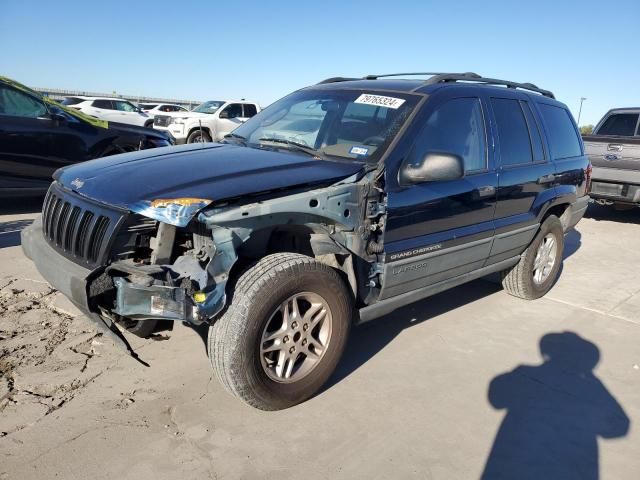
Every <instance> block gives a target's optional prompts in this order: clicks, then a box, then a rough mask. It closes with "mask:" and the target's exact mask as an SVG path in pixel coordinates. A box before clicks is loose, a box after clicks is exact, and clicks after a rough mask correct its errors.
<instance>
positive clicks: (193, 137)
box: [187, 129, 211, 143]
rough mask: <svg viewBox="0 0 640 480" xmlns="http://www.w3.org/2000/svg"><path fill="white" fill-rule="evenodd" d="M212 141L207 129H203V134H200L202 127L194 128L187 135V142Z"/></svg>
mask: <svg viewBox="0 0 640 480" xmlns="http://www.w3.org/2000/svg"><path fill="white" fill-rule="evenodd" d="M210 141H211V137H210V136H209V134H208V133H207V132H206V131H205V130H202V135H200V129H197V130H194V131H193V132H191V133H190V134H189V136H188V137H187V143H206V142H210Z"/></svg>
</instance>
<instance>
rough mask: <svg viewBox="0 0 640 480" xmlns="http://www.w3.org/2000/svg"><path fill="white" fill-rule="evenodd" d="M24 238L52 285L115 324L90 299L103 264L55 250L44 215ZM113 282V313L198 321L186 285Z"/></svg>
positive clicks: (82, 307) (89, 311)
mask: <svg viewBox="0 0 640 480" xmlns="http://www.w3.org/2000/svg"><path fill="white" fill-rule="evenodd" d="M21 238H22V250H23V251H24V254H25V255H26V256H27V257H28V258H30V259H31V260H33V262H34V263H35V264H36V267H37V268H38V271H39V272H40V274H41V275H42V276H43V277H44V278H45V280H47V282H49V284H51V286H52V287H54V288H55V289H56V290H58V291H60V292H61V293H63V294H64V295H65V296H67V297H68V298H69V300H71V302H72V303H73V304H74V305H75V306H76V307H78V309H79V310H80V311H82V312H83V313H84V314H85V315H86V316H87V317H89V318H90V319H92V320H94V321H96V322H98V323H100V324H102V325H104V326H106V327H107V328H108V329H110V330H111V329H113V328H114V327H113V325H112V324H111V322H110V321H109V320H108V319H105V318H103V317H101V316H100V315H98V313H97V312H96V311H94V310H93V309H92V306H91V305H90V301H89V298H90V297H89V291H90V285H91V283H92V281H93V280H95V279H96V278H98V277H99V276H100V275H101V274H102V273H103V271H104V268H103V267H99V268H97V269H94V270H92V269H89V268H85V267H83V266H82V265H79V264H77V263H75V262H73V261H71V260H69V259H68V258H66V257H64V256H63V255H61V254H60V253H59V252H58V251H56V249H55V248H53V247H52V246H51V245H50V244H49V243H48V242H47V241H46V240H45V238H44V235H43V232H42V219H41V217H38V218H37V219H36V220H35V221H34V222H33V224H31V225H30V226H29V227H27V228H26V229H24V230H23V231H22V234H21ZM113 284H114V287H115V290H116V306H115V307H116V308H115V309H114V310H113V312H114V313H117V314H119V315H122V316H125V317H128V318H131V319H133V320H147V319H160V320H174V321H187V322H192V323H198V322H196V321H194V313H197V312H196V310H194V306H193V302H192V301H191V300H190V298H189V297H188V295H187V294H186V292H185V289H183V288H179V287H169V286H162V285H139V284H136V283H131V282H129V281H127V280H126V279H124V278H122V277H115V278H114V279H113ZM104 307H106V306H104ZM108 309H110V308H108Z"/></svg>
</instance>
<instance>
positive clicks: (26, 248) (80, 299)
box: [20, 217, 94, 315]
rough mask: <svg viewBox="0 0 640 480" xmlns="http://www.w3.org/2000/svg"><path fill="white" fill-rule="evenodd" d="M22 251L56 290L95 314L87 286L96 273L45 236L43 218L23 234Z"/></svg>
mask: <svg viewBox="0 0 640 480" xmlns="http://www.w3.org/2000/svg"><path fill="white" fill-rule="evenodd" d="M20 237H21V241H22V251H23V252H24V254H25V255H26V256H27V258H29V259H31V260H33V262H34V263H35V264H36V267H37V268H38V271H39V272H40V274H41V275H42V276H43V277H44V278H45V280H46V281H47V282H49V284H50V285H51V286H52V287H53V288H55V289H56V290H58V291H60V292H62V293H63V294H64V295H65V296H67V297H68V298H69V300H71V301H72V302H73V304H74V305H75V306H76V307H78V308H79V309H80V310H81V311H82V312H83V313H85V314H87V315H89V314H90V313H91V312H90V310H89V306H88V303H87V283H88V279H89V278H90V277H91V276H92V274H93V273H94V271H92V270H90V269H88V268H84V267H82V266H81V265H78V264H77V263H74V262H72V261H71V260H68V259H67V258H66V257H63V256H62V255H60V254H59V253H58V252H57V251H56V250H55V249H54V248H53V247H52V246H51V245H49V243H47V241H46V240H45V239H44V235H43V233H42V217H38V218H36V220H35V221H34V222H33V223H32V224H31V225H30V226H28V227H27V228H25V229H24V230H22V233H21V234H20Z"/></svg>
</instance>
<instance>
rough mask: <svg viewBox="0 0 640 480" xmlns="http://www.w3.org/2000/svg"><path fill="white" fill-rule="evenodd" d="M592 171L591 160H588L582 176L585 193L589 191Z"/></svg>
mask: <svg viewBox="0 0 640 480" xmlns="http://www.w3.org/2000/svg"><path fill="white" fill-rule="evenodd" d="M592 172H593V165H591V162H589V165H587V168H585V169H584V176H585V179H586V182H585V185H586V186H585V188H586V190H585V193H589V192H591V173H592Z"/></svg>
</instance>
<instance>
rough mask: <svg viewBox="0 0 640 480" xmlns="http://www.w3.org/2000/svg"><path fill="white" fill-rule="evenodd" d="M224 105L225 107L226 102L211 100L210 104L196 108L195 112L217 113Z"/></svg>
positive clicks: (206, 103) (202, 104) (203, 104)
mask: <svg viewBox="0 0 640 480" xmlns="http://www.w3.org/2000/svg"><path fill="white" fill-rule="evenodd" d="M222 105H224V102H221V101H219V100H210V101H208V102H204V103H201V104H200V105H198V106H197V107H196V108H194V109H193V111H194V112H198V113H216V111H217V110H218V109H219V108H220V107H221V106H222Z"/></svg>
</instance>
